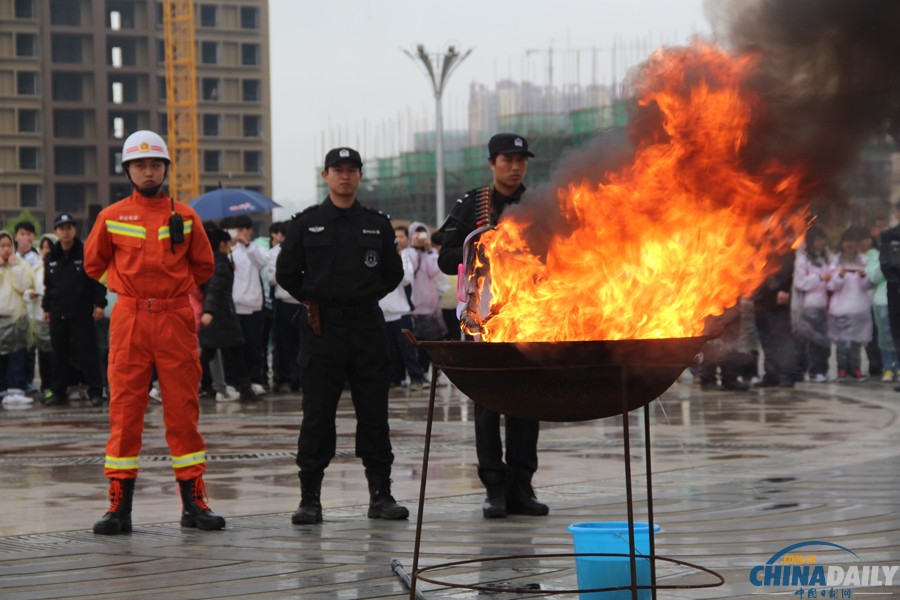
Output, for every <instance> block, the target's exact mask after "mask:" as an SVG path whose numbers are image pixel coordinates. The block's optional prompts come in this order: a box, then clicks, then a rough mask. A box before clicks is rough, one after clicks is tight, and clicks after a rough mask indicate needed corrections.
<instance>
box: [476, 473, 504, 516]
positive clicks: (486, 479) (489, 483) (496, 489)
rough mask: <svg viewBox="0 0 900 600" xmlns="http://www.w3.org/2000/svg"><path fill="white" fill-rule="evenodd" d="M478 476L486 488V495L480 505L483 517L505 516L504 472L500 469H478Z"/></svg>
mask: <svg viewBox="0 0 900 600" xmlns="http://www.w3.org/2000/svg"><path fill="white" fill-rule="evenodd" d="M478 475H479V477H480V478H481V482H482V483H483V484H484V488H485V489H486V490H487V497H486V498H485V499H484V504H482V505H481V513H482V514H483V515H484V518H485V519H503V518H505V517H506V512H507V511H506V473H503V472H502V471H479V472H478Z"/></svg>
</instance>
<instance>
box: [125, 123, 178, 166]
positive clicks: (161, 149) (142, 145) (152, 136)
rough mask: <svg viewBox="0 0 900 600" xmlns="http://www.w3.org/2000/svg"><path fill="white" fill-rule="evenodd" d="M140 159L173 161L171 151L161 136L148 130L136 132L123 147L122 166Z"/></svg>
mask: <svg viewBox="0 0 900 600" xmlns="http://www.w3.org/2000/svg"><path fill="white" fill-rule="evenodd" d="M138 158H163V159H165V160H166V162H170V161H171V159H170V158H169V149H168V148H167V147H166V143H165V142H164V141H163V139H162V138H161V137H160V136H159V134H156V133H153V132H152V131H147V130H146V129H142V130H141V131H135V132H134V133H132V134H131V135H129V136H128V138H127V139H126V140H125V144H123V145H122V166H125V165H126V164H127V163H128V161H130V160H135V159H138Z"/></svg>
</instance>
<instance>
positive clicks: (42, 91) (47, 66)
mask: <svg viewBox="0 0 900 600" xmlns="http://www.w3.org/2000/svg"><path fill="white" fill-rule="evenodd" d="M194 20H195V27H194V34H195V40H196V82H197V97H196V111H197V121H198V122H197V126H198V133H199V138H198V145H197V150H198V158H199V178H200V180H199V191H200V192H201V193H202V192H205V191H209V190H211V189H214V188H216V187H219V185H220V184H221V185H222V186H225V187H240V188H247V189H252V190H254V191H258V192H261V193H263V194H266V195H268V196H271V194H272V167H271V164H272V161H271V135H270V131H271V111H270V108H269V107H270V100H269V25H268V23H269V15H268V1H267V0H209V1H204V2H203V3H200V4H198V5H197V6H196V9H195V11H194ZM163 25H164V16H163V4H162V2H161V1H160V0H102V1H101V0H0V172H2V173H3V178H2V180H0V227H5V226H7V225H8V221H9V220H10V219H13V218H15V216H16V215H18V214H20V212H21V211H22V210H26V209H27V210H29V211H30V212H31V213H32V214H33V215H35V216H36V217H37V219H38V220H39V221H42V222H43V223H44V224H45V226H46V225H49V223H51V222H52V220H53V215H55V214H56V213H58V212H61V211H66V212H70V213H72V214H73V215H74V216H75V217H76V218H77V219H80V220H82V222H87V221H89V220H90V216H91V215H93V214H96V213H97V212H99V210H100V209H101V208H102V207H104V206H106V205H108V204H109V203H111V202H113V201H116V200H118V199H120V198H122V197H124V196H127V195H128V194H130V193H131V186H130V184H129V183H128V181H127V180H126V178H125V175H124V174H123V173H122V171H121V167H120V165H119V162H120V153H121V150H122V143H123V142H124V140H125V138H126V137H127V136H128V134H129V133H131V132H133V131H135V130H138V129H151V130H155V131H158V132H159V133H161V134H162V135H163V136H164V137H165V136H166V133H167V131H166V129H167V113H166V72H165V46H164V27H163ZM179 199H181V200H187V199H189V198H179ZM84 233H86V232H84Z"/></svg>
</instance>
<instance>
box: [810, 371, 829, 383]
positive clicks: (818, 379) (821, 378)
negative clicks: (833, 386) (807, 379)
mask: <svg viewBox="0 0 900 600" xmlns="http://www.w3.org/2000/svg"><path fill="white" fill-rule="evenodd" d="M811 381H813V382H815V383H825V382H826V381H828V378H827V377H825V375H823V374H822V373H819V374H818V375H816V376H815V377H813V378H812V380H811Z"/></svg>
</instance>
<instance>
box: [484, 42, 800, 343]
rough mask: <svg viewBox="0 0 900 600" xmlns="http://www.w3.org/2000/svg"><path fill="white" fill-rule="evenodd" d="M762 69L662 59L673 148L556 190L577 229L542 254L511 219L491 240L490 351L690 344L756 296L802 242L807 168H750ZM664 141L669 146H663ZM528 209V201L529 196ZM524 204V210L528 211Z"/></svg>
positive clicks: (693, 52)
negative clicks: (575, 344) (542, 344)
mask: <svg viewBox="0 0 900 600" xmlns="http://www.w3.org/2000/svg"><path fill="white" fill-rule="evenodd" d="M754 64H755V61H754V58H753V57H751V56H746V55H745V56H740V57H735V56H732V55H730V54H728V53H727V52H725V51H724V50H722V49H719V48H717V47H715V46H712V45H706V44H702V43H695V44H693V45H691V46H689V47H687V48H681V49H677V50H672V49H670V50H659V51H657V52H656V53H654V55H653V56H652V57H651V58H650V60H649V61H648V63H647V66H646V68H645V71H644V73H643V76H642V78H641V79H640V81H639V83H638V84H636V87H637V89H638V94H639V100H638V102H639V104H640V105H641V106H648V105H652V104H654V103H655V104H656V106H657V107H658V108H659V111H660V114H661V116H662V127H663V129H664V131H665V134H666V135H665V136H662V135H657V136H656V138H655V139H653V140H651V141H647V142H644V143H642V144H639V145H638V148H637V152H636V155H635V159H634V161H633V163H632V164H631V165H629V166H628V167H626V168H623V169H621V170H620V171H618V172H615V173H607V174H606V175H605V178H604V179H605V182H604V183H601V184H599V185H597V186H596V188H593V189H592V186H591V185H590V184H588V183H587V182H585V183H581V184H576V183H572V184H569V185H568V186H567V187H566V188H565V189H559V190H557V196H558V203H559V209H560V211H561V213H562V214H563V215H564V216H565V218H566V221H567V222H568V223H569V225H570V226H571V231H570V232H568V233H567V234H557V235H556V236H555V237H554V238H553V239H552V242H551V244H550V246H549V248H548V249H547V251H546V253H545V254H542V255H540V256H539V255H538V254H537V253H536V252H533V251H532V250H531V249H530V248H529V247H528V245H527V242H526V240H527V230H528V227H529V224H530V223H528V222H523V221H520V220H517V219H516V217H515V216H510V217H509V218H505V219H503V220H502V221H501V222H500V224H499V226H498V227H497V228H496V229H494V230H491V231H488V232H486V233H485V234H484V235H483V236H482V238H481V243H482V244H483V249H484V251H485V254H486V256H487V257H488V258H489V260H490V276H491V279H490V281H491V285H490V290H491V295H492V303H491V311H490V315H489V316H488V318H487V319H485V321H484V323H483V324H482V325H483V334H482V335H483V339H484V340H485V341H490V342H521V341H534V342H537V341H578V340H600V339H607V340H615V339H638V338H669V337H688V336H696V335H701V334H702V333H703V327H704V320H705V319H706V317H708V316H710V315H718V314H721V313H722V312H723V311H724V310H725V309H726V308H728V307H730V306H733V305H735V304H736V303H737V301H738V299H739V298H740V297H742V296H743V297H746V296H749V295H750V294H751V293H752V292H753V290H754V289H756V288H757V287H758V286H759V285H760V284H761V283H762V282H763V281H764V279H765V278H766V277H767V276H768V275H769V274H771V273H772V272H773V270H775V269H777V261H773V260H772V259H773V258H774V257H777V256H778V255H780V254H783V253H785V252H788V251H790V250H791V244H792V242H795V241H796V240H797V238H798V237H799V236H800V235H801V234H802V233H803V232H804V231H805V229H806V227H807V225H806V214H807V207H806V206H805V205H804V204H803V203H802V202H801V198H802V190H801V189H800V188H801V185H800V181H801V175H802V173H801V172H800V170H799V169H796V168H795V169H793V170H791V169H788V168H786V167H785V166H783V165H778V164H766V165H764V166H763V167H761V168H757V169H756V171H758V172H757V173H755V174H751V173H748V172H746V170H745V169H744V168H743V167H742V165H741V150H742V148H744V147H745V145H746V142H747V132H748V129H749V125H750V124H751V120H752V119H753V118H755V117H758V116H759V114H758V113H759V112H761V108H760V104H761V103H760V102H759V100H758V98H757V97H756V96H755V95H754V94H753V93H752V92H750V91H749V89H748V85H747V80H748V77H749V76H750V75H752V73H753V68H754ZM662 138H664V139H662ZM526 199H527V196H526ZM526 201H527V200H526Z"/></svg>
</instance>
